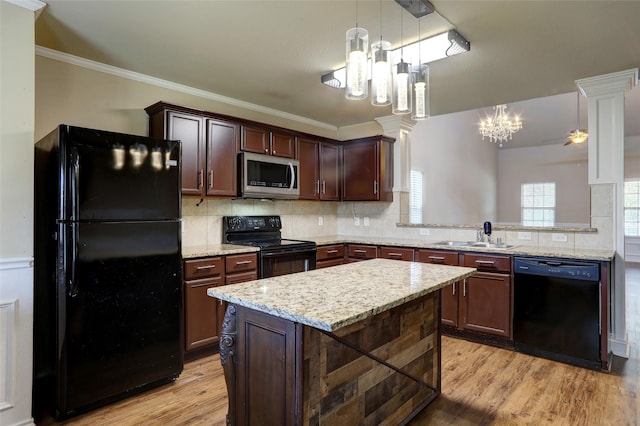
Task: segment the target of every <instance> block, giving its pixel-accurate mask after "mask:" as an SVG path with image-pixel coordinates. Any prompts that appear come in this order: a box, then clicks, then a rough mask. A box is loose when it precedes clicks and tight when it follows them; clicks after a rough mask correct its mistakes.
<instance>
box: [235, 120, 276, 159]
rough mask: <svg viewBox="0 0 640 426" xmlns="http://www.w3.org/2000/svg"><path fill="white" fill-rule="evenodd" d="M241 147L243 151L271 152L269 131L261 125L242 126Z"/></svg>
mask: <svg viewBox="0 0 640 426" xmlns="http://www.w3.org/2000/svg"><path fill="white" fill-rule="evenodd" d="M240 147H241V149H242V150H243V151H248V152H256V153H258V154H267V155H268V154H269V131H268V130H267V129H264V128H261V127H251V126H242V135H241V137H240Z"/></svg>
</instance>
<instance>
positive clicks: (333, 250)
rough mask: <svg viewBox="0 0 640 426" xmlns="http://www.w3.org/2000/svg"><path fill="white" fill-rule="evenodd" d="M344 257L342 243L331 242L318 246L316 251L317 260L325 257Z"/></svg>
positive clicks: (325, 258)
mask: <svg viewBox="0 0 640 426" xmlns="http://www.w3.org/2000/svg"><path fill="white" fill-rule="evenodd" d="M343 257H344V244H332V245H330V246H319V247H318V251H317V253H316V260H317V261H318V262H320V261H322V260H327V259H337V258H343Z"/></svg>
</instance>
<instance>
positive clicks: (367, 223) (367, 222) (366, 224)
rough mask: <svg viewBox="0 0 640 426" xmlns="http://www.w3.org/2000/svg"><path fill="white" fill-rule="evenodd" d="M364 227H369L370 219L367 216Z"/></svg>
mask: <svg viewBox="0 0 640 426" xmlns="http://www.w3.org/2000/svg"><path fill="white" fill-rule="evenodd" d="M362 225H363V226H369V218H368V217H366V216H365V218H364V221H363V223H362Z"/></svg>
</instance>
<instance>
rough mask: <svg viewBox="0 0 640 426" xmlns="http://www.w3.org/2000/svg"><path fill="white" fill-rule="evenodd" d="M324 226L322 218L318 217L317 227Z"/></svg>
mask: <svg viewBox="0 0 640 426" xmlns="http://www.w3.org/2000/svg"><path fill="white" fill-rule="evenodd" d="M323 225H324V218H323V217H322V216H318V226H323Z"/></svg>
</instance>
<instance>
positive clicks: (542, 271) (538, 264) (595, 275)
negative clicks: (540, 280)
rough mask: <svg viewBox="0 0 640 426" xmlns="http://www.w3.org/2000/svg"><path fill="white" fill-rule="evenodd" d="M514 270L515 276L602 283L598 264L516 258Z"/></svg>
mask: <svg viewBox="0 0 640 426" xmlns="http://www.w3.org/2000/svg"><path fill="white" fill-rule="evenodd" d="M513 269H514V271H513V272H514V273H515V274H527V275H540V276H545V277H558V278H568V279H574V280H580V281H600V265H599V264H597V263H588V262H569V261H563V260H551V259H543V258H531V257H516V258H514V260H513Z"/></svg>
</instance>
